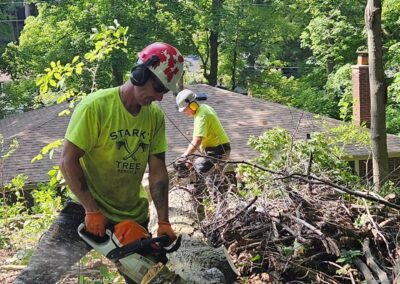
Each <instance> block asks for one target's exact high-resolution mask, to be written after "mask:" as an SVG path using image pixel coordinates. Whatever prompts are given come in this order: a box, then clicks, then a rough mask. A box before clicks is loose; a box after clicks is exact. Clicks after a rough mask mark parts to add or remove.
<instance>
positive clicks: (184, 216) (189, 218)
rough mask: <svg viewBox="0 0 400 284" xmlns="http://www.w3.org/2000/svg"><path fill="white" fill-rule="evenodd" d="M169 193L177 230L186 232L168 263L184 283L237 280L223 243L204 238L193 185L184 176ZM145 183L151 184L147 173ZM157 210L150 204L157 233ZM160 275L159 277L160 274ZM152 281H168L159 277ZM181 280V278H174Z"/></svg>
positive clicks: (231, 281) (178, 232)
mask: <svg viewBox="0 0 400 284" xmlns="http://www.w3.org/2000/svg"><path fill="white" fill-rule="evenodd" d="M180 184H181V186H178V185H175V186H174V187H172V188H171V189H170V193H169V208H170V210H169V220H170V222H171V224H172V226H173V228H174V230H175V232H176V233H177V234H180V235H183V238H182V245H181V247H180V248H179V249H178V251H176V252H174V253H172V254H168V259H169V262H168V264H167V267H168V268H169V269H170V270H171V271H173V272H174V273H175V274H177V275H179V276H180V279H181V281H183V283H192V284H196V283H198V284H203V283H233V282H234V280H235V277H236V275H235V273H234V270H232V267H231V265H230V262H229V260H228V255H227V253H226V250H225V249H224V248H223V247H220V248H213V247H211V246H209V245H207V244H206V243H205V242H204V241H203V238H204V237H203V235H202V233H201V232H200V230H199V228H198V226H197V224H198V214H197V211H196V210H197V207H198V205H197V203H196V201H195V199H194V197H193V195H192V194H191V193H190V192H189V191H191V190H190V188H191V186H192V185H188V180H185V179H184V180H182V181H181V182H180ZM143 185H144V187H145V188H147V187H148V180H147V176H146V177H145V178H144V181H143ZM157 227H158V226H157V212H156V210H155V208H154V205H153V204H152V205H151V206H150V224H149V229H150V231H151V232H152V233H153V234H154V233H155V232H156V229H157ZM156 278H157V277H156ZM151 283H165V282H160V281H159V279H158V280H157V279H155V280H154V281H153V282H151ZM172 283H181V282H172Z"/></svg>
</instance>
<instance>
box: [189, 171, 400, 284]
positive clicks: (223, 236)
mask: <svg viewBox="0 0 400 284" xmlns="http://www.w3.org/2000/svg"><path fill="white" fill-rule="evenodd" d="M291 177H292V178H293V176H291ZM292 178H291V179H290V182H288V181H287V180H288V179H285V177H283V178H282V177H280V178H279V180H280V181H279V183H280V184H279V185H278V184H277V187H276V188H275V189H274V190H273V192H272V190H270V191H269V192H263V193H262V194H260V195H259V196H258V198H257V197H254V196H250V197H247V198H244V197H241V196H240V195H239V194H237V193H236V191H237V190H235V187H234V186H230V187H229V188H230V189H229V190H226V187H225V192H221V190H219V191H218V192H217V191H216V190H215V189H214V190H212V189H210V188H208V189H206V190H204V191H203V192H201V193H199V192H198V191H197V192H196V193H195V194H194V197H195V199H196V200H197V201H198V202H199V203H201V205H203V206H204V209H203V210H200V212H201V213H200V215H201V220H202V221H201V222H200V229H201V231H202V233H203V234H204V236H205V238H206V239H207V241H208V243H209V244H210V245H212V246H214V247H218V246H221V245H222V246H225V247H226V248H227V249H228V252H229V254H230V255H231V257H232V259H233V261H234V264H235V266H236V268H237V269H238V271H239V273H240V278H241V279H242V280H246V281H247V282H248V283H268V282H270V283H272V282H274V283H275V282H283V283H290V282H293V283H311V282H316V283H359V282H362V281H364V280H366V281H367V283H393V281H395V280H396V278H397V277H398V276H397V273H398V272H397V271H398V270H399V269H398V268H397V267H399V266H400V265H399V264H398V263H399V260H398V258H399V253H400V249H399V248H398V247H397V246H396V244H397V236H398V234H399V228H400V217H399V214H398V213H399V212H398V210H396V209H394V208H393V207H388V206H385V204H382V203H379V202H370V201H368V200H366V199H363V198H360V197H359V196H357V197H356V198H354V196H352V195H351V194H348V193H346V196H344V195H343V194H342V193H343V190H341V191H339V192H342V193H338V188H337V187H335V185H334V184H332V183H325V182H323V181H318V184H315V183H314V184H313V185H312V186H310V184H309V182H307V181H310V182H312V177H307V178H300V179H292ZM214 184H215V183H214ZM181 187H182V185H181ZM219 189H220V188H219ZM342 189H343V188H342ZM216 192H217V193H216ZM350 192H351V190H350ZM345 197H346V199H345ZM379 199H380V197H378V198H377V200H379ZM396 205H398V204H396ZM396 268H397V269H396Z"/></svg>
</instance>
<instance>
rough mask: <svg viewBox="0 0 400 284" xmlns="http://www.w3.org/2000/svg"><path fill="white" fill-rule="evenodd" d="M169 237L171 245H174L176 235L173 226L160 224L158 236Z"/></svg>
mask: <svg viewBox="0 0 400 284" xmlns="http://www.w3.org/2000/svg"><path fill="white" fill-rule="evenodd" d="M163 235H167V236H168V237H169V244H168V245H170V244H172V243H173V242H174V241H175V240H176V238H177V237H176V234H175V232H174V230H172V227H171V224H170V223H169V222H163V221H160V222H158V230H157V236H158V237H159V236H163Z"/></svg>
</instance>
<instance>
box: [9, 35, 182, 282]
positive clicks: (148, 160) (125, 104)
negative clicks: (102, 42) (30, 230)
mask: <svg viewBox="0 0 400 284" xmlns="http://www.w3.org/2000/svg"><path fill="white" fill-rule="evenodd" d="M183 60H184V59H183V57H182V55H181V54H180V52H179V51H178V50H177V49H176V48H175V47H173V46H171V45H169V44H166V43H160V42H157V43H153V44H150V45H149V46H147V47H145V48H144V49H143V50H142V51H141V52H140V53H139V60H138V64H137V66H135V67H134V68H133V69H132V72H131V78H130V80H128V81H127V82H125V83H124V84H123V85H122V86H119V87H115V88H110V89H105V90H100V91H97V92H95V93H92V94H90V95H89V96H87V97H86V98H84V99H83V100H82V101H81V102H80V103H79V105H78V106H77V107H76V109H75V110H74V113H73V115H72V117H71V120H70V123H69V125H68V129H67V132H66V135H65V143H64V148H63V151H62V155H61V162H60V169H61V171H62V173H63V174H64V177H65V181H66V183H67V185H68V186H69V188H70V190H71V192H72V193H73V197H72V199H71V200H70V201H68V202H67V204H66V206H65V208H64V209H63V210H62V211H61V213H60V215H59V216H58V217H57V219H56V220H55V222H54V223H53V225H52V226H51V227H50V229H49V230H48V231H47V232H46V234H45V235H44V236H43V238H42V239H41V240H40V242H39V244H38V247H37V249H36V252H35V253H34V255H33V256H32V258H31V261H30V263H29V266H28V267H27V268H26V269H24V270H23V271H22V272H21V274H20V275H19V277H18V278H17V279H16V282H15V283H55V282H57V281H58V280H59V279H60V278H61V277H62V275H63V274H64V273H65V272H67V271H68V269H69V268H70V267H71V266H72V265H73V264H74V263H76V262H77V261H79V259H80V258H81V257H82V256H84V255H85V254H86V253H87V252H89V251H90V249H91V248H90V247H89V246H88V245H87V244H86V243H85V242H84V241H83V240H82V239H81V238H80V237H79V235H78V233H77V228H78V226H79V225H80V223H82V222H85V228H86V231H87V232H89V233H91V234H92V235H96V236H100V237H101V236H103V235H104V233H105V228H106V226H108V225H115V224H118V223H120V224H127V223H126V222H122V223H121V221H124V220H133V221H135V222H136V223H138V224H140V225H141V226H143V227H145V228H146V227H147V224H148V221H149V208H148V206H149V203H148V200H147V195H146V193H145V191H144V189H143V187H142V185H141V181H142V178H143V174H144V172H145V169H146V167H147V166H148V171H149V185H150V194H151V197H152V200H153V202H154V205H155V208H156V210H157V215H158V225H159V226H158V231H157V234H158V235H168V236H169V237H170V241H171V242H172V241H174V240H175V239H176V235H175V233H174V231H173V229H172V228H171V225H170V223H169V219H168V183H169V181H168V174H167V170H166V165H165V152H166V151H167V142H166V134H165V121H164V113H163V111H162V110H161V109H160V107H159V106H158V105H157V104H153V103H152V102H153V101H161V100H162V98H163V95H164V94H165V93H167V92H168V91H169V90H171V91H173V92H177V88H178V81H179V80H180V78H181V76H182V72H183ZM119 226H120V225H119ZM130 230H131V228H130V227H129V223H128V225H127V227H125V228H122V229H121V227H119V230H118V234H119V235H118V236H117V231H115V234H116V236H117V238H118V239H119V240H120V241H121V242H122V243H123V240H126V239H129V238H131V237H132V236H129V235H128V234H129V231H130ZM131 231H132V230H131ZM129 281H130V280H128V279H127V283H130V282H129Z"/></svg>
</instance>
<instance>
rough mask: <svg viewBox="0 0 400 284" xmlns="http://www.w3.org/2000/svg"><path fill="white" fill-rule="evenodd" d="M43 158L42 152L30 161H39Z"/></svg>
mask: <svg viewBox="0 0 400 284" xmlns="http://www.w3.org/2000/svg"><path fill="white" fill-rule="evenodd" d="M42 159H43V155H42V154H38V155H36V156H35V157H33V159H32V160H31V163H32V164H33V163H34V162H36V161H40V160H42Z"/></svg>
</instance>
